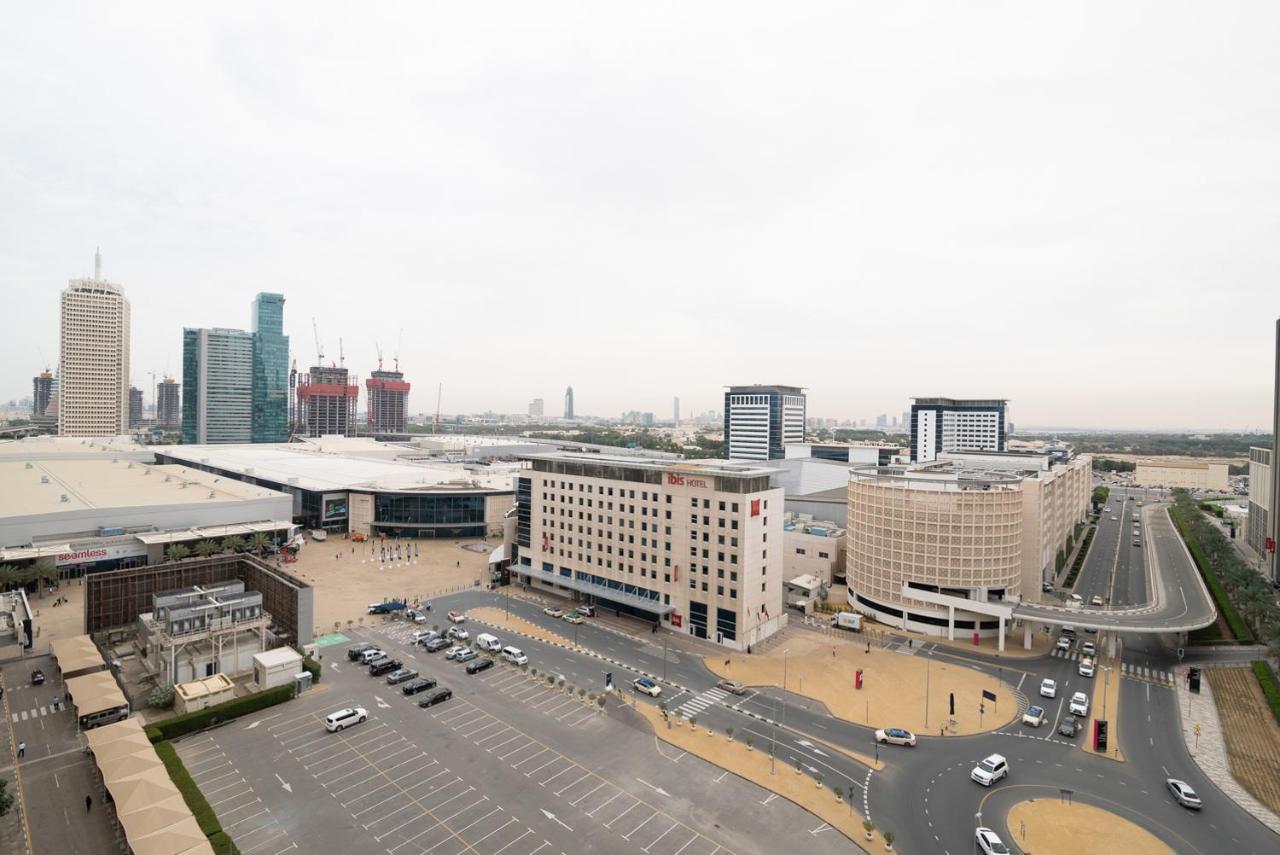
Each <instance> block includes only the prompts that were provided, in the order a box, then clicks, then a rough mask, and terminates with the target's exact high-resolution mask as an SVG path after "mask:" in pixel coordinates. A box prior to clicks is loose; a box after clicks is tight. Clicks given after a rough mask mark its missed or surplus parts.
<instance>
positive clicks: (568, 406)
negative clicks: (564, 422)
mask: <svg viewBox="0 0 1280 855" xmlns="http://www.w3.org/2000/svg"><path fill="white" fill-rule="evenodd" d="M564 417H565V418H566V419H572V418H573V387H572V386H570V387H568V388H567V389H565V390H564Z"/></svg>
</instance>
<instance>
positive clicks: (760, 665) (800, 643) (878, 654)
mask: <svg viewBox="0 0 1280 855" xmlns="http://www.w3.org/2000/svg"><path fill="white" fill-rule="evenodd" d="M787 648H788V650H789V651H790V652H789V654H788V655H787V657H786V660H787V661H786V675H787V686H786V688H787V691H790V692H796V693H797V694H801V695H805V696H807V697H810V698H813V699H814V700H817V701H821V702H822V703H823V704H825V705H826V707H827V709H828V710H829V711H830V712H831V713H832V714H833V715H835V716H836V717H837V718H843V719H845V720H847V721H852V722H857V723H858V724H869V725H870V726H872V727H905V728H906V729H907V730H911V731H915V732H917V733H919V734H921V735H930V734H931V735H934V736H937V735H938V731H939V728H940V727H941V726H942V725H943V724H944V722H946V721H947V719H948V716H947V709H948V701H949V697H950V694H951V693H952V692H954V693H955V697H956V714H955V716H954V718H955V725H954V727H948V728H947V733H949V734H967V733H978V732H981V731H985V730H994V729H995V728H998V727H1002V726H1004V725H1005V724H1007V723H1008V722H1010V721H1012V720H1013V717H1014V715H1015V714H1016V713H1017V711H1018V703H1017V700H1016V698H1015V697H1014V695H1013V686H1010V685H1009V684H1007V683H1002V682H1000V681H999V680H997V679H995V678H994V677H988V676H986V675H984V674H981V673H979V672H978V671H974V670H971V669H969V668H965V667H962V666H959V665H955V664H952V663H944V662H942V661H940V660H937V661H935V660H931V659H930V657H928V656H925V655H914V656H911V655H907V654H905V653H896V652H892V651H886V650H883V649H881V648H878V647H876V646H875V645H872V648H871V652H870V653H868V652H867V651H866V647H865V645H864V644H853V643H850V642H848V641H841V640H824V639H823V638H822V636H810V637H797V638H792V639H788V641H787ZM705 662H706V665H707V667H708V668H710V669H711V670H712V671H714V672H715V673H716V674H719V675H720V676H722V677H728V678H730V679H733V680H738V681H739V682H741V683H744V684H746V685H748V686H762V685H768V686H781V685H782V675H783V653H782V651H781V650H778V649H775V650H773V651H771V652H769V653H767V654H754V655H751V656H747V655H743V654H733V655H732V656H728V657H725V656H718V655H717V656H708V657H707V658H706V660H705ZM726 663H727V664H726ZM858 668H861V669H863V688H862V689H855V688H854V687H853V686H854V671H855V670H856V669H858ZM926 672H927V677H926ZM926 679H927V682H928V685H929V693H928V695H929V708H928V722H927V723H926V721H925V683H926ZM983 689H988V690H991V691H993V692H995V693H996V698H997V703H996V704H992V703H991V702H990V701H988V702H986V709H985V713H984V714H983V715H982V716H981V722H980V721H979V718H980V717H979V713H978V703H979V700H980V699H981V697H982V690H983Z"/></svg>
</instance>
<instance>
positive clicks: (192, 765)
mask: <svg viewBox="0 0 1280 855" xmlns="http://www.w3.org/2000/svg"><path fill="white" fill-rule="evenodd" d="M226 756H227V755H226V753H224V752H222V751H219V752H218V753H217V755H216V756H213V757H208V758H206V759H204V760H198V761H196V762H195V763H183V765H184V766H186V767H187V771H188V772H190V771H191V770H192V769H194V768H195V767H197V766H203V765H204V764H205V763H212V762H213V761H214V760H217V759H219V758H225V757H226Z"/></svg>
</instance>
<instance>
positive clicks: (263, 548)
mask: <svg viewBox="0 0 1280 855" xmlns="http://www.w3.org/2000/svg"><path fill="white" fill-rule="evenodd" d="M249 548H250V549H251V550H253V553H254V554H255V555H266V554H267V551H268V550H269V549H271V538H270V536H268V535H267V533H266V532H265V531H259V532H254V533H253V535H252V536H250V538H249Z"/></svg>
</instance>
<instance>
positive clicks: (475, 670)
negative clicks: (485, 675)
mask: <svg viewBox="0 0 1280 855" xmlns="http://www.w3.org/2000/svg"><path fill="white" fill-rule="evenodd" d="M492 667H493V660H492V659H477V660H475V661H474V662H468V663H467V673H468V674H479V673H480V672H481V671H484V670H486V669H488V668H492Z"/></svg>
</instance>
